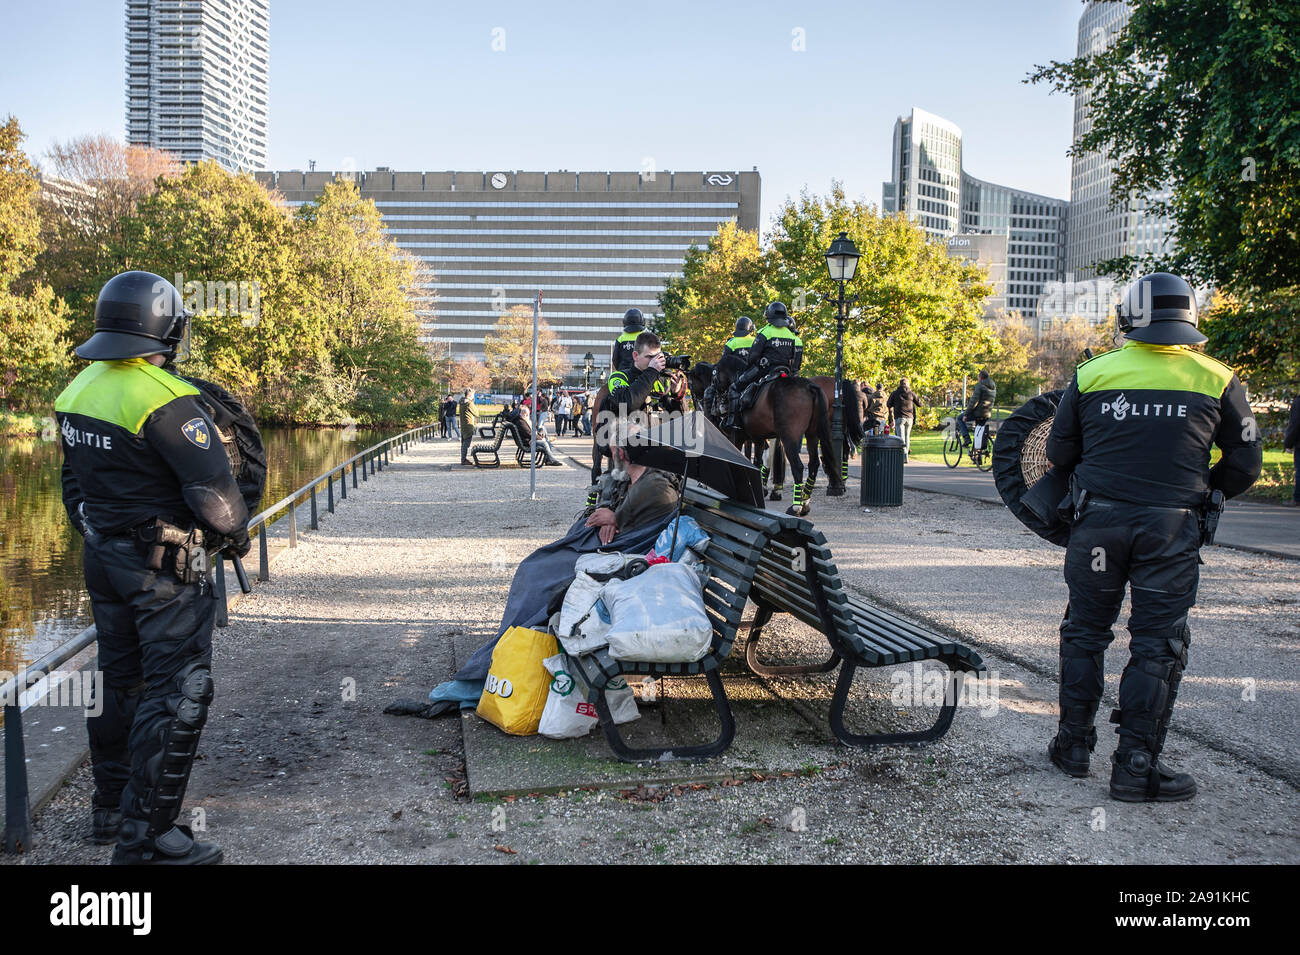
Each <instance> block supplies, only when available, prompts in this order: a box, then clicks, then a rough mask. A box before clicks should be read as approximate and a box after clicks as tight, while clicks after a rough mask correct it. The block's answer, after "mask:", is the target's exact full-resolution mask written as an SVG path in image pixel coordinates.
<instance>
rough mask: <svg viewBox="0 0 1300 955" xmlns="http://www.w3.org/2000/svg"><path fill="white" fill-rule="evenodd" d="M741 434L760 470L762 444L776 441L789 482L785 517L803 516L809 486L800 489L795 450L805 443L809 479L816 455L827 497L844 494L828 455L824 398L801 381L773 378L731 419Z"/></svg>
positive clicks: (814, 473) (800, 465)
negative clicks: (823, 473)
mask: <svg viewBox="0 0 1300 955" xmlns="http://www.w3.org/2000/svg"><path fill="white" fill-rule="evenodd" d="M737 423H738V424H739V425H740V428H741V430H742V431H743V432H744V433H745V434H746V435H748V436H749V437H750V438H751V439H752V440H753V441H754V442H755V444H756V446H757V448H758V450H757V451H756V453H755V456H754V464H755V465H758V466H760V467H761V466H762V463H763V462H762V460H761V458H762V450H761V449H762V447H763V443H764V442H766V441H767V439H768V438H777V439H779V441H780V445H781V450H783V451H784V452H785V459H786V461H787V462H789V465H790V473H791V476H792V477H793V478H794V503H793V504H791V505H790V507H789V508H787V509H786V513H788V514H796V515H798V516H801V517H802V516H803V515H805V514H807V513H808V510H809V506H808V494H809V491H810V485H808V484H805V483H804V466H803V459H802V458H801V457H800V455H799V450H800V447H801V445H802V444H803V442H804V441H807V442H808V472H809V479H810V480H815V479H816V476H817V455H818V451H819V450H820V452H821V461H822V465H823V467H825V468H826V473H827V474H828V475H829V478H830V489H829V490H828V491H827V492H826V493H827V494H829V495H830V496H831V497H838V496H839V495H841V494H843V493H844V479H843V478H842V477H841V476H840V473H839V471H838V470H837V469H836V468H835V466H834V463H833V459H832V457H831V454H830V450H831V426H830V414H829V413H828V412H827V409H826V396H825V395H824V394H822V390H821V389H820V388H818V387H817V386H816V385H814V384H813V383H812V382H810V381H809V380H808V379H807V378H794V377H786V378H777V379H775V380H773V381H769V382H768V383H767V384H765V385H763V387H762V388H760V389H759V390H758V396H757V397H756V398H755V400H754V405H753V407H751V408H749V409H748V410H746V411H742V412H741V413H740V415H739V417H738V418H737Z"/></svg>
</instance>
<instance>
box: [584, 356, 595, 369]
mask: <svg viewBox="0 0 1300 955" xmlns="http://www.w3.org/2000/svg"><path fill="white" fill-rule="evenodd" d="M582 363H583V365H585V366H586V367H587V368H590V367H591V366H592V365H594V364H595V363H596V356H595V355H593V354H592V353H591V352H587V354H585V355H583V356H582Z"/></svg>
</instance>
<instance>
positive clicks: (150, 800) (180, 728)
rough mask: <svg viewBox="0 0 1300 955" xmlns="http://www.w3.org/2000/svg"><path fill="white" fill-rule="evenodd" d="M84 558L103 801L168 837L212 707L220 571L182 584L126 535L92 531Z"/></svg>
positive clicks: (91, 722) (92, 724)
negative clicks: (214, 577) (99, 698)
mask: <svg viewBox="0 0 1300 955" xmlns="http://www.w3.org/2000/svg"><path fill="white" fill-rule="evenodd" d="M83 555H84V566H85V574H86V589H87V591H88V592H89V594H90V601H91V607H92V609H93V612H94V617H95V629H96V630H97V631H98V647H99V669H100V671H101V672H102V673H103V693H104V697H105V699H104V705H103V710H102V712H101V714H100V715H99V716H97V717H91V718H88V719H87V720H86V725H87V729H88V731H89V735H90V755H91V763H92V766H93V771H94V777H95V797H94V798H95V804H96V805H99V806H110V807H111V806H118V805H120V807H121V812H122V816H123V818H126V819H143V820H147V821H148V822H149V824H150V825H149V831H150V833H151V834H155V835H157V834H161V833H164V832H166V831H167V830H168V829H169V828H170V827H171V824H172V823H173V822H174V821H175V819H176V816H177V815H178V814H179V813H180V808H181V801H182V800H183V799H184V797H185V787H186V785H187V784H188V782H189V775H190V766H191V764H192V763H193V760H194V754H195V752H196V751H197V749H198V739H199V732H200V730H201V729H202V728H203V724H204V722H206V720H207V711H208V704H209V703H211V702H212V691H213V686H212V676H211V666H212V627H213V624H214V623H215V620H216V609H217V598H216V595H215V593H214V590H213V586H212V581H211V573H212V572H211V570H209V571H208V573H207V575H206V576H205V577H204V578H202V579H200V580H197V581H195V582H193V583H190V584H183V583H181V582H180V581H179V580H177V579H176V577H175V576H174V575H173V574H171V573H166V572H158V571H154V570H150V569H149V568H148V567H146V566H145V564H146V559H147V558H146V554H145V553H144V551H143V549H141V547H140V545H138V544H137V543H135V542H134V541H133V540H131V539H130V538H126V537H100V536H98V535H94V534H92V535H90V536H88V537H87V538H86V543H85V549H84V551H83ZM163 566H164V567H166V566H168V561H167V560H166V559H165V560H164V562H163Z"/></svg>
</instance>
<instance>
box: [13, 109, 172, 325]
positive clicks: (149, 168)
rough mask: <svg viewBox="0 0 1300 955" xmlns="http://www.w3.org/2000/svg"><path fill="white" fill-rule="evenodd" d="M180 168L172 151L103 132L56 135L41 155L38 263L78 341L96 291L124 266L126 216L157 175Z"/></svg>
mask: <svg viewBox="0 0 1300 955" xmlns="http://www.w3.org/2000/svg"><path fill="white" fill-rule="evenodd" d="M180 171H181V166H180V163H179V162H178V161H177V160H176V158H175V157H174V156H173V155H172V154H170V153H167V152H164V151H162V150H158V149H151V148H149V147H146V146H129V145H126V144H125V143H123V142H121V141H120V140H117V139H113V138H112V137H110V136H106V135H102V134H101V135H98V136H79V137H76V138H74V139H71V140H68V141H67V142H65V143H58V142H56V143H55V144H54V145H53V146H52V147H51V148H50V150H49V152H48V153H47V154H46V159H45V162H44V164H43V168H42V179H43V181H44V186H45V188H44V190H43V192H42V196H41V203H40V207H41V213H42V215H41V219H42V229H41V232H42V240H43V244H44V249H43V250H42V252H41V254H40V260H39V263H38V268H39V271H40V272H41V273H42V275H43V276H44V277H45V279H46V280H47V281H49V282H50V283H51V284H52V285H53V286H54V287H55V288H57V289H59V291H60V293H61V294H62V295H63V296H64V298H66V299H67V301H68V304H69V306H70V308H71V310H72V314H73V316H74V319H73V336H74V337H76V338H77V339H78V340H80V339H82V338H85V337H86V336H87V335H89V334H90V332H91V328H92V324H93V319H94V307H95V300H96V298H98V296H99V290H100V289H101V288H102V287H103V285H104V283H105V282H107V281H108V280H109V279H110V278H112V276H114V275H116V274H117V273H118V272H120V271H122V269H121V268H120V265H121V261H120V253H121V250H122V247H123V235H124V229H125V227H126V221H127V219H128V218H129V217H130V216H131V215H132V213H134V211H135V208H136V205H137V204H138V203H139V201H140V200H141V199H143V198H144V197H145V196H148V195H150V194H151V193H152V192H153V191H154V190H155V189H156V188H157V183H158V180H159V178H160V177H174V176H177V175H179V174H180Z"/></svg>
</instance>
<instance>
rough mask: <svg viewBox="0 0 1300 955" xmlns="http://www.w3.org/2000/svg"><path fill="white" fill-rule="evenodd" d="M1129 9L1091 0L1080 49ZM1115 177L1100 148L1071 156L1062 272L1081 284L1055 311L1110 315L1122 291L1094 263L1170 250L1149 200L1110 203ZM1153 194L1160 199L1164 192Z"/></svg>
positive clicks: (1081, 112)
mask: <svg viewBox="0 0 1300 955" xmlns="http://www.w3.org/2000/svg"><path fill="white" fill-rule="evenodd" d="M1132 12H1133V11H1132V10H1131V8H1130V7H1129V5H1128V4H1127V3H1122V2H1117V0H1107V2H1096V0H1093V2H1090V3H1089V4H1088V5H1087V7H1086V8H1085V9H1084V11H1083V14H1082V15H1081V16H1080V18H1079V37H1078V54H1079V55H1080V56H1083V55H1085V54H1087V53H1089V52H1099V51H1101V50H1104V49H1106V47H1108V46H1109V45H1110V44H1111V43H1112V42H1114V39H1115V37H1116V35H1118V34H1119V33H1120V32H1121V31H1122V30H1123V29H1124V26H1125V24H1127V23H1128V20H1129V17H1130V16H1131V15H1132ZM1090 100H1091V94H1090V92H1089V91H1087V90H1083V91H1081V92H1079V93H1078V94H1077V95H1076V96H1075V98H1074V141H1075V142H1076V143H1077V142H1078V141H1079V138H1080V137H1081V136H1083V135H1084V134H1085V133H1087V132H1088V131H1089V129H1091V120H1090V117H1089V112H1088V110H1089V103H1090ZM1114 178H1115V167H1114V163H1113V162H1112V161H1111V159H1110V157H1109V156H1107V155H1105V154H1103V153H1098V152H1089V153H1081V154H1076V155H1074V156H1073V157H1072V159H1071V163H1070V227H1069V233H1068V238H1067V246H1066V257H1065V271H1066V273H1067V278H1068V279H1070V280H1071V282H1072V283H1082V285H1081V287H1080V288H1078V289H1077V290H1076V291H1071V292H1068V293H1067V295H1066V297H1065V300H1064V301H1063V303H1062V305H1061V308H1060V309H1059V311H1061V312H1064V313H1071V314H1083V315H1085V317H1087V318H1089V319H1090V320H1092V321H1106V320H1109V318H1110V316H1111V306H1112V305H1113V304H1114V302H1116V301H1118V296H1119V292H1120V289H1119V288H1117V287H1115V286H1113V284H1112V283H1111V282H1110V281H1109V280H1105V279H1103V280H1100V281H1099V282H1097V283H1094V282H1093V281H1092V280H1093V279H1095V277H1096V271H1095V270H1094V268H1093V266H1094V265H1095V264H1096V263H1097V262H1101V261H1103V260H1106V259H1113V258H1118V257H1119V256H1124V255H1133V256H1142V255H1145V254H1147V253H1158V254H1162V253H1166V252H1168V251H1169V233H1170V222H1169V220H1168V219H1167V218H1163V217H1160V216H1157V215H1153V214H1151V213H1149V212H1147V211H1145V207H1146V205H1147V204H1148V203H1144V202H1143V201H1138V202H1134V203H1128V202H1125V203H1120V204H1118V205H1114V206H1112V205H1111V194H1110V190H1111V184H1112V183H1113V182H1114ZM1153 198H1155V199H1157V200H1159V199H1163V198H1166V196H1164V195H1157V196H1155V197H1153ZM1094 284H1096V285H1097V287H1096V288H1094V287H1093V286H1094ZM1067 287H1070V286H1067Z"/></svg>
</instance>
